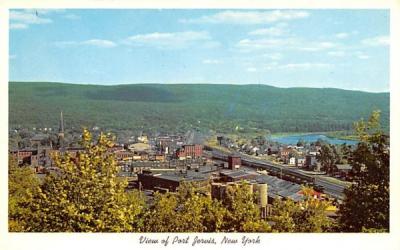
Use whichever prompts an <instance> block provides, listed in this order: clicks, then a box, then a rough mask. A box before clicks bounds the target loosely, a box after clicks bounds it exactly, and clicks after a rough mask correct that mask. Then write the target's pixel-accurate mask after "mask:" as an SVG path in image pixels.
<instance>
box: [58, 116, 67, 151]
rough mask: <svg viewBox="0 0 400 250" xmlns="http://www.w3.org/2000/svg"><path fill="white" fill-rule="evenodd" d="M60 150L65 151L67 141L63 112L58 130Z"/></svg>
mask: <svg viewBox="0 0 400 250" xmlns="http://www.w3.org/2000/svg"><path fill="white" fill-rule="evenodd" d="M57 146H58V149H59V150H60V151H61V152H64V151H65V139H64V116H63V112H62V111H61V113H60V127H59V128H58V142H57Z"/></svg>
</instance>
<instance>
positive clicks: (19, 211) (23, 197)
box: [8, 156, 39, 232]
mask: <svg viewBox="0 0 400 250" xmlns="http://www.w3.org/2000/svg"><path fill="white" fill-rule="evenodd" d="M38 186H39V180H38V178H37V177H36V174H35V172H34V171H33V169H32V168H30V167H18V165H17V162H16V160H15V159H14V158H13V157H11V156H10V157H9V165H8V230H9V231H10V232H19V231H25V230H26V229H27V228H28V227H29V225H28V224H27V223H26V218H27V217H28V216H29V215H30V213H29V212H30V211H29V209H28V205H29V204H30V203H31V202H33V196H34V191H35V190H36V189H37V187H38Z"/></svg>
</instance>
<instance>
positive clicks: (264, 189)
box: [10, 112, 353, 219]
mask: <svg viewBox="0 0 400 250" xmlns="http://www.w3.org/2000/svg"><path fill="white" fill-rule="evenodd" d="M91 130H92V131H93V132H94V133H95V132H96V131H97V130H98V128H96V127H94V128H92V129H91ZM35 131H36V133H33V134H32V137H31V138H29V145H26V144H28V143H25V144H24V145H23V146H22V147H21V148H14V149H10V155H11V156H12V157H14V158H15V159H16V161H17V163H18V165H19V166H29V167H31V168H33V169H34V170H35V173H36V174H37V176H39V177H44V176H45V175H46V173H49V172H52V171H57V166H56V165H55V162H54V161H53V158H52V155H54V154H68V155H70V156H71V157H72V158H74V157H76V156H77V154H79V152H82V151H84V148H83V147H79V146H78V145H79V144H78V143H77V142H71V141H67V140H66V139H65V134H66V129H65V125H64V118H63V113H62V112H61V114H60V121H59V128H58V131H57V133H54V132H53V131H55V129H48V128H43V129H41V128H38V129H36V128H35ZM12 132H13V133H18V131H16V130H15V131H12ZM52 137H53V140H54V139H56V140H54V141H53V140H52V139H51V138H52ZM214 137H215V138H213V139H209V138H204V136H202V135H201V134H200V133H198V132H196V131H188V132H187V133H185V134H174V135H157V136H149V135H146V134H143V133H142V134H140V135H138V136H137V137H133V136H132V137H131V138H129V141H130V142H129V143H127V144H123V143H115V144H114V145H113V146H112V147H110V148H109V149H108V153H109V154H114V155H115V158H116V160H117V164H118V166H119V177H121V178H123V177H125V178H127V179H128V183H129V185H128V190H133V189H137V190H140V191H143V193H144V194H146V196H147V200H148V201H151V200H152V197H153V196H154V193H156V192H159V193H167V192H177V190H178V189H179V187H180V185H182V184H184V183H190V184H191V185H194V186H196V187H197V188H199V190H203V191H202V192H203V193H204V195H209V196H211V197H212V198H213V199H218V200H222V199H224V196H225V195H226V190H227V187H228V186H232V185H233V186H235V185H238V183H241V182H246V183H248V184H249V187H250V192H251V193H253V192H254V193H257V195H258V198H257V203H258V206H259V207H260V214H261V218H267V216H269V215H270V214H271V211H272V203H273V202H274V200H275V199H291V200H293V201H295V202H298V201H301V200H303V199H304V194H303V187H304V186H309V187H311V188H313V189H314V193H313V196H314V197H315V198H317V199H321V200H327V201H330V202H331V206H329V207H328V208H327V210H326V214H327V215H328V216H329V217H330V218H332V219H335V217H336V216H337V215H336V212H337V209H338V208H337V205H338V204H340V203H341V202H342V201H343V199H344V194H343V192H344V189H345V188H346V187H348V186H349V185H350V184H351V182H350V181H351V180H352V176H353V172H352V166H351V165H350V164H348V163H347V162H348V161H349V159H348V157H347V156H348V152H349V151H350V150H351V148H352V146H349V145H342V149H341V150H340V151H341V156H342V157H339V154H337V156H338V157H339V158H340V160H339V158H338V159H337V160H336V161H335V162H334V163H333V164H332V168H331V169H326V167H322V166H321V157H320V154H321V150H323V147H324V142H320V141H317V142H316V143H311V144H309V143H305V142H301V141H299V142H298V143H297V144H296V145H284V144H279V143H276V142H273V141H269V142H268V141H267V140H266V139H264V138H262V137H257V138H256V139H254V140H251V141H250V142H249V143H248V144H241V145H240V144H238V143H236V142H235V141H234V140H232V139H230V138H229V137H227V136H225V135H216V136H214ZM73 138H76V137H73ZM212 140H214V142H213V141H212ZM74 143H75V144H74ZM69 145H75V146H69ZM328 145H329V144H328ZM325 147H326V145H325ZM343 151H344V152H343ZM208 185H211V189H207V186H208Z"/></svg>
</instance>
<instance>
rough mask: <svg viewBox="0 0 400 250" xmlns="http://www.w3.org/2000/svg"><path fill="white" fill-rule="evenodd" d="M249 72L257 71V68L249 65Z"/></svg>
mask: <svg viewBox="0 0 400 250" xmlns="http://www.w3.org/2000/svg"><path fill="white" fill-rule="evenodd" d="M246 71H247V72H257V68H254V67H249V68H247V69H246Z"/></svg>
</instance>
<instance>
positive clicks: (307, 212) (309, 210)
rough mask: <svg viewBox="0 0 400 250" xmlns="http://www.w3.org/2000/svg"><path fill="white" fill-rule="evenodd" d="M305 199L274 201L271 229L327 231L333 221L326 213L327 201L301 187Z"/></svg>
mask: <svg viewBox="0 0 400 250" xmlns="http://www.w3.org/2000/svg"><path fill="white" fill-rule="evenodd" d="M303 193H304V196H305V200H303V201H300V202H298V203H295V202H294V201H293V200H291V199H288V200H280V199H277V200H276V201H275V202H274V205H273V209H274V215H273V216H272V218H271V220H272V221H273V222H274V225H273V227H272V229H273V230H274V231H277V232H314V233H321V232H329V231H330V230H331V228H332V226H333V221H332V220H331V219H329V218H328V217H327V215H326V209H327V208H328V206H329V205H330V203H329V202H327V201H321V200H319V199H317V198H314V197H313V195H312V193H313V190H312V189H309V188H303Z"/></svg>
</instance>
